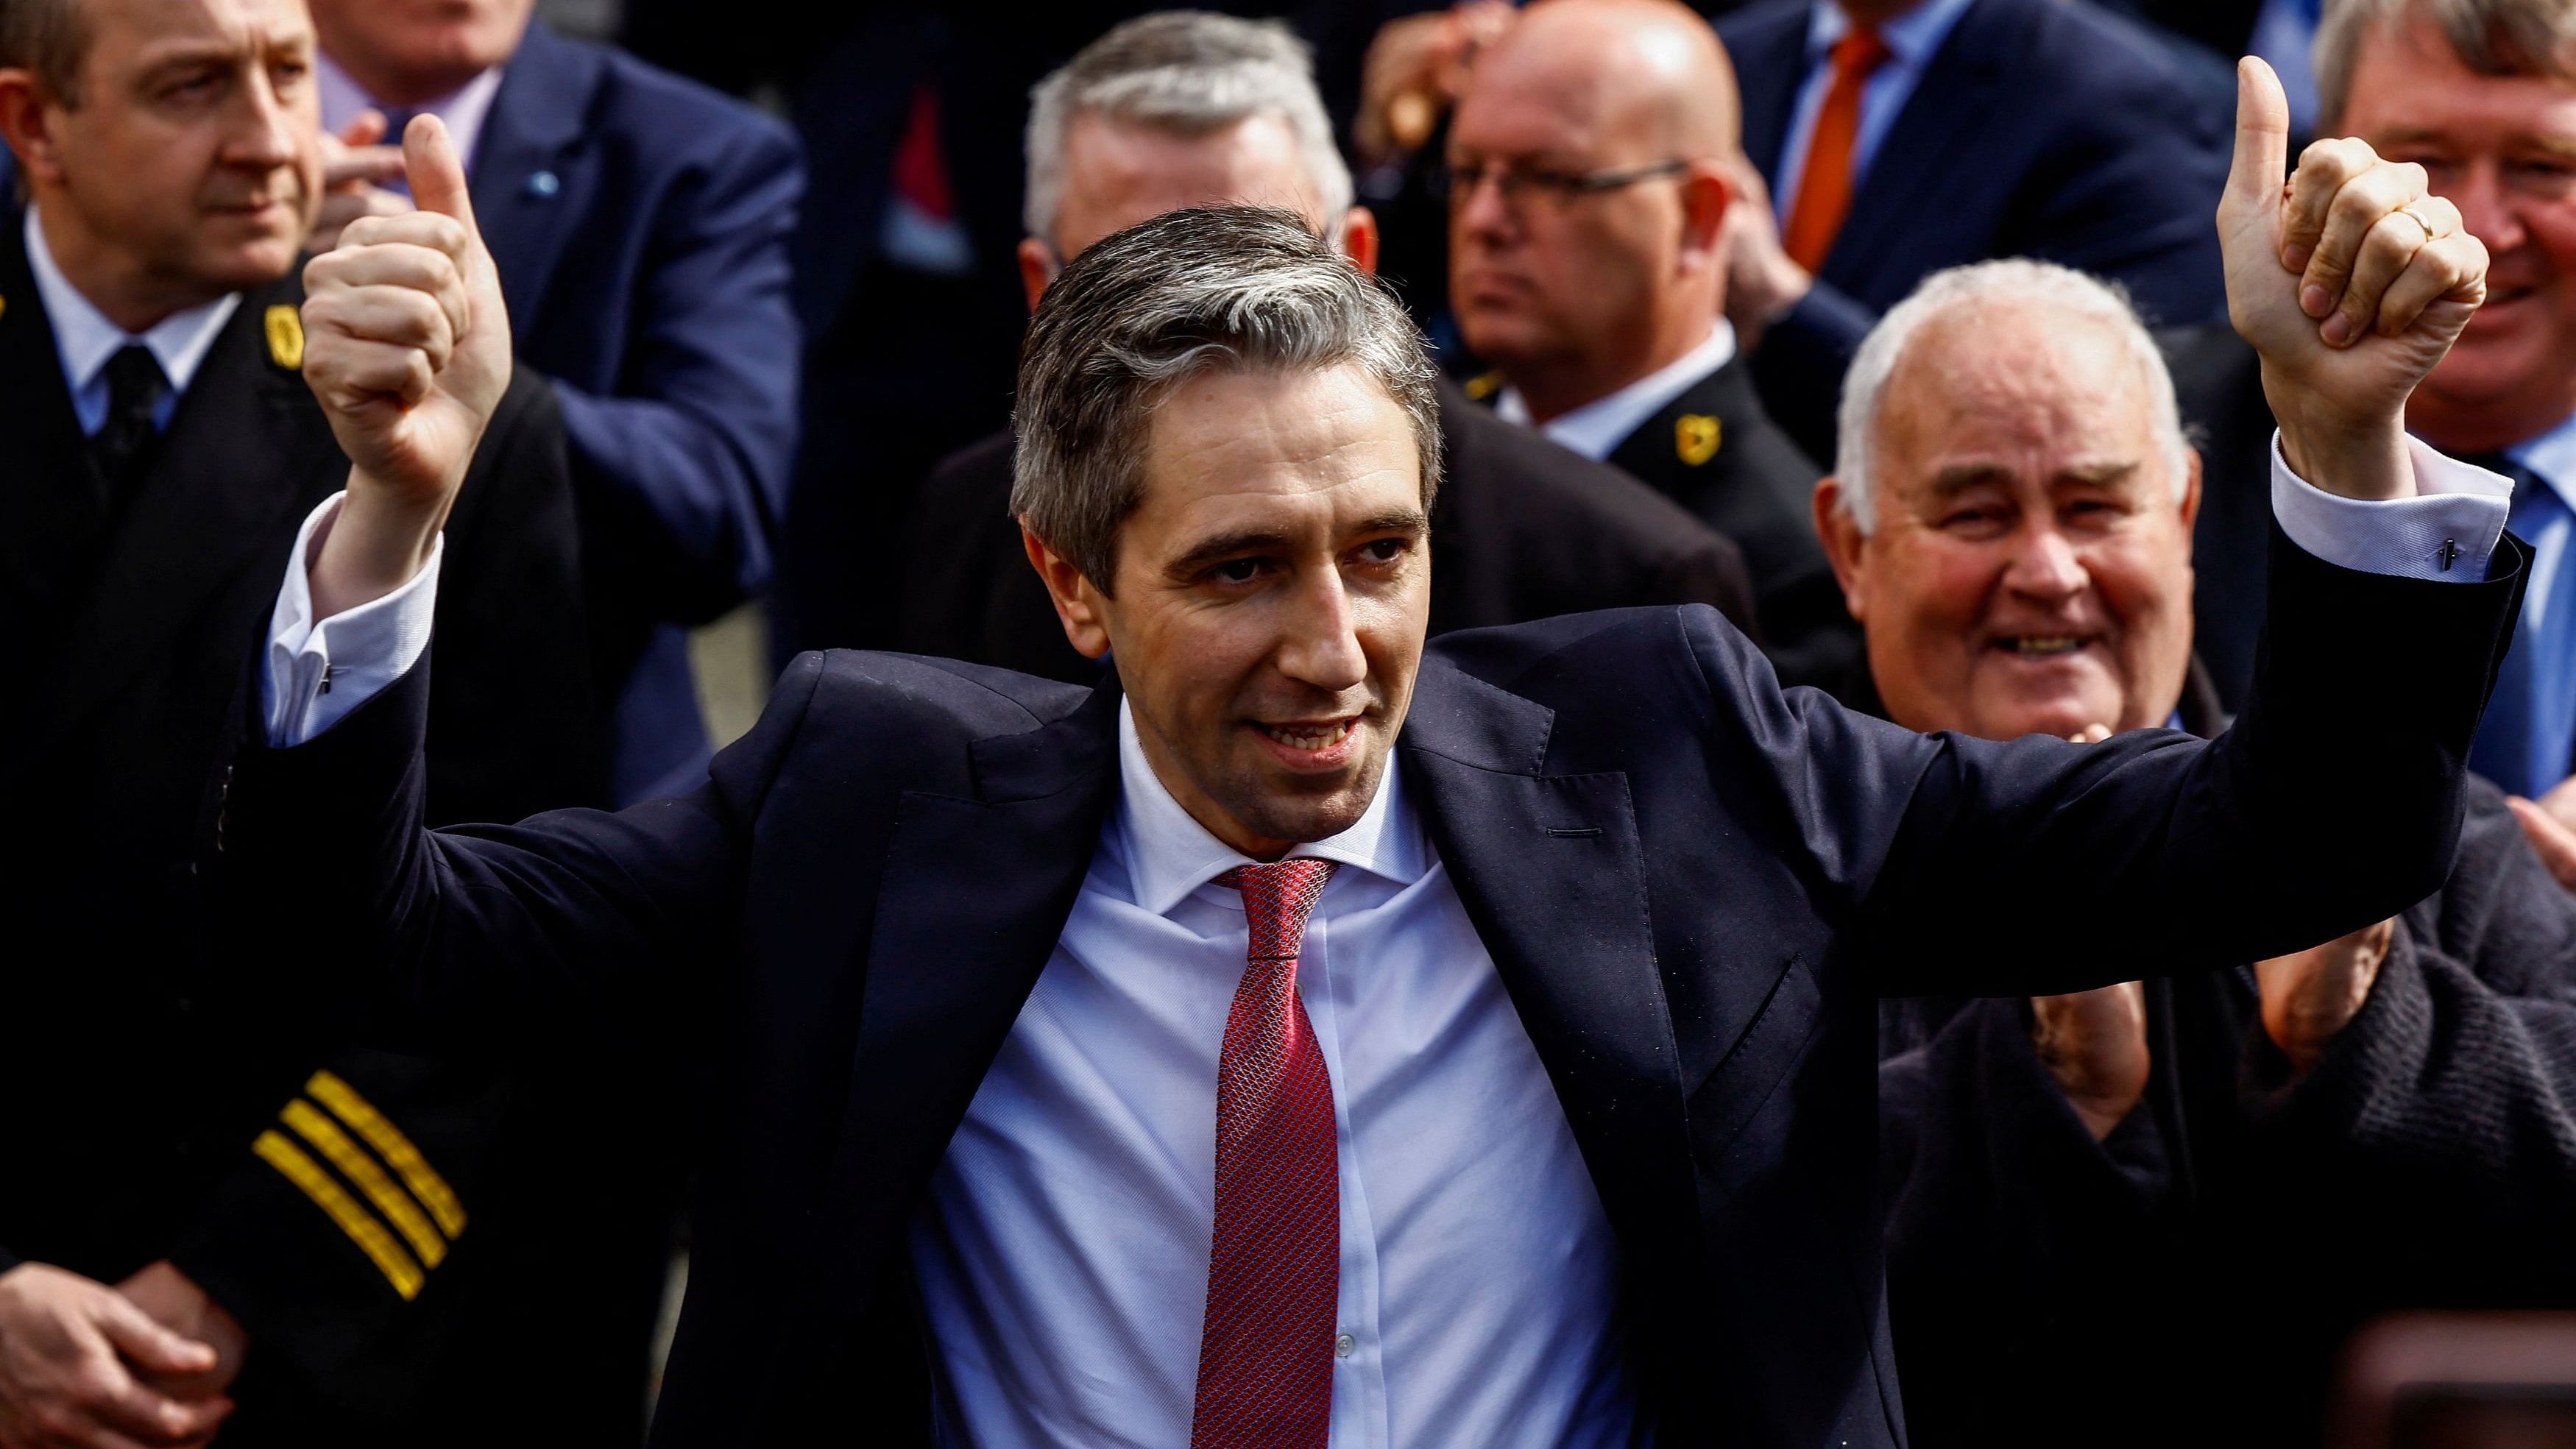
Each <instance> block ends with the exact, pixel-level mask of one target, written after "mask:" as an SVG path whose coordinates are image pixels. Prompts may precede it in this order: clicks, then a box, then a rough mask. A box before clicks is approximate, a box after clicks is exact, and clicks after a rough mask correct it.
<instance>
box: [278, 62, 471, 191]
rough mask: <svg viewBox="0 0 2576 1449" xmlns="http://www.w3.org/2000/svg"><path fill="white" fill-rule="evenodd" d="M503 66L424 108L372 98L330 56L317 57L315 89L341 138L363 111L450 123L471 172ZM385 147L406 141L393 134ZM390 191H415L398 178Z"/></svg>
mask: <svg viewBox="0 0 2576 1449" xmlns="http://www.w3.org/2000/svg"><path fill="white" fill-rule="evenodd" d="M501 71H502V67H500V66H497V65H496V66H493V67H492V68H491V69H489V70H486V71H484V72H482V73H481V74H479V75H477V76H475V77H474V79H472V80H470V81H467V82H466V83H465V84H464V85H463V86H462V87H460V88H459V89H458V90H457V92H456V93H455V94H454V95H449V96H442V97H440V98H439V99H437V100H434V101H431V102H430V103H429V104H427V105H425V106H392V105H387V104H386V103H384V102H383V101H380V100H377V99H376V98H375V97H373V96H371V95H368V94H367V92H366V88H365V87H363V86H361V85H359V84H358V83H357V82H356V81H355V80H352V79H350V77H349V73H348V72H347V71H345V70H342V69H340V65H339V62H337V61H334V60H333V59H331V57H330V56H328V55H316V56H315V58H314V63H313V91H314V96H315V98H316V99H317V100H319V101H320V102H321V103H322V129H324V130H326V131H329V132H330V133H331V134H332V135H335V136H336V135H338V134H340V133H341V132H342V131H345V130H347V129H349V123H350V122H351V121H354V120H356V119H358V114H359V112H361V111H381V112H383V113H385V114H386V115H387V116H388V117H390V116H392V115H393V113H394V112H396V111H406V110H407V111H411V112H414V113H415V114H419V115H427V116H436V117H438V119H440V120H441V121H444V122H446V123H447V134H448V136H449V137H450V138H452V139H453V140H454V141H455V142H456V154H457V155H458V156H461V157H463V158H464V160H465V167H466V170H467V172H468V173H469V174H470V173H471V172H472V171H473V169H474V143H475V142H477V141H479V140H481V139H482V138H483V118H484V117H486V116H488V115H490V114H492V97H493V96H494V95H496V94H498V93H499V91H500V89H501ZM385 144H387V145H390V146H399V145H401V144H402V137H401V136H399V135H389V136H387V137H385ZM387 189H389V190H393V191H399V192H403V193H405V194H409V191H410V188H409V187H408V186H406V185H405V184H404V183H403V182H401V181H399V180H397V181H393V182H388V183H387Z"/></svg>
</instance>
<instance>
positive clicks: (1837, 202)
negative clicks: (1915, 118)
mask: <svg viewBox="0 0 2576 1449" xmlns="http://www.w3.org/2000/svg"><path fill="white" fill-rule="evenodd" d="M1887 58H1888V55H1887V42H1885V41H1883V40H1880V39H1879V38H1878V32H1877V31H1875V30H1872V29H1870V28H1869V27H1868V26H1866V25H1855V26H1853V27H1852V28H1851V30H1850V31H1849V32H1848V33H1847V34H1845V35H1844V36H1843V38H1842V39H1840V40H1837V41H1835V42H1834V49H1833V55H1832V57H1831V60H1832V65H1833V68H1834V77H1833V80H1832V81H1831V82H1829V83H1828V84H1827V85H1826V87H1825V103H1824V104H1823V105H1822V106H1820V107H1818V108H1817V110H1816V129H1815V131H1814V132H1813V133H1812V134H1811V135H1810V136H1809V137H1808V139H1807V169H1806V170H1805V172H1803V173H1802V174H1801V175H1800V176H1799V178H1798V202H1797V206H1796V208H1795V209H1793V210H1792V211H1791V212H1790V213H1789V225H1788V226H1787V227H1786V228H1784V229H1783V230H1782V231H1781V233H1780V245H1781V247H1782V249H1783V250H1785V251H1787V252H1788V253H1789V259H1790V260H1791V261H1793V262H1796V263H1797V264H1798V265H1799V266H1802V267H1805V268H1806V269H1807V270H1808V271H1811V272H1813V271H1817V270H1820V269H1822V268H1823V266H1824V265H1825V256H1826V254H1827V253H1829V252H1831V251H1832V250H1833V249H1834V233H1836V232H1838V231H1840V230H1842V226H1843V213H1845V212H1847V211H1850V210H1851V195H1852V145H1853V143H1854V142H1855V141H1857V140H1858V139H1859V138H1860V92H1861V87H1862V86H1864V85H1866V84H1868V83H1869V77H1870V73H1871V72H1872V71H1875V70H1877V69H1878V68H1879V67H1880V66H1882V65H1885V64H1886V63H1887Z"/></svg>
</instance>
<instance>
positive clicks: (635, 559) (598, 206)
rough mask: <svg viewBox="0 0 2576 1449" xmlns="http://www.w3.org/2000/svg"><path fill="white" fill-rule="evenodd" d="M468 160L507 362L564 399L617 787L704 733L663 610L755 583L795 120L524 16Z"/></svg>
mask: <svg viewBox="0 0 2576 1449" xmlns="http://www.w3.org/2000/svg"><path fill="white" fill-rule="evenodd" d="M472 170H473V179H474V210H475V216H476V219H477V220H478V221H480V223H481V224H482V228H483V237H484V240H485V242H486V243H488V244H489V245H490V246H491V248H492V257H493V260H494V262H495V263H497V264H498V266H499V268H500V273H501V290H502V292H503V294H504V295H505V296H506V297H507V299H508V301H509V304H510V319H511V328H512V331H513V332H514V334H515V336H516V341H517V345H518V359H519V363H520V365H521V366H523V367H526V368H529V369H531V370H533V371H536V372H540V373H543V374H544V375H545V376H546V377H548V378H550V379H552V380H553V382H554V384H555V394H556V396H557V398H558V399H559V400H560V402H561V403H562V407H563V419H564V431H565V433H566V435H567V437H568V438H569V440H570V444H571V450H572V461H573V471H574V480H575V483H576V485H577V486H578V487H579V489H580V499H581V506H582V525H583V544H584V556H583V563H584V567H585V569H586V570H587V571H588V572H589V574H590V575H591V580H592V587H593V594H594V599H595V603H594V607H593V609H592V617H593V619H594V621H595V626H596V628H597V630H598V631H599V632H600V633H601V635H602V664H601V667H602V672H603V673H604V674H605V675H606V676H607V677H606V678H605V679H604V680H603V687H605V688H609V689H613V690H618V691H620V694H619V707H618V741H617V754H616V766H617V777H618V778H617V782H616V783H617V787H618V796H619V798H620V799H628V800H631V799H637V798H641V797H642V796H644V795H646V794H649V793H654V792H656V791H660V790H673V789H682V788H686V786H687V784H688V783H689V781H690V780H691V779H693V778H694V777H695V776H696V774H697V773H698V772H699V771H700V770H701V769H702V768H703V766H704V763H705V759H706V754H707V739H706V733H705V729H704V727H703V725H702V724H701V723H700V721H699V717H698V710H697V700H696V695H695V694H694V692H693V691H692V689H691V685H690V681H689V671H688V655H687V650H686V645H685V641H684V639H683V637H682V634H681V632H680V630H679V628H677V627H674V626H684V625H690V624H698V623H703V622H705V621H706V620H708V619H711V618H714V617H715V616H716V615H718V614H721V613H723V612H724V611H725V610H726V609H728V608H731V607H732V606H733V605H734V604H736V603H738V602H740V601H741V600H742V599H744V598H746V597H749V596H750V595H752V594H755V593H757V592H759V591H760V590H761V589H763V588H765V587H766V586H767V584H768V581H769V576H770V562H771V557H772V548H773V545H774V532H775V526H776V523H777V520H778V518H779V517H780V515H781V513H782V511H783V509H784V507H785V503H786V497H787V481H788V473H789V468H790V466H791V464H792V461H793V458H794V454H795V449H796V386H797V368H798V353H799V344H798V341H797V336H798V334H797V326H796V317H795V311H794V308H793V306H792V304H791V301H790V297H789V289H788V284H789V277H788V271H789V269H788V260H787V247H788V237H789V234H790V233H791V232H792V231H793V230H794V228H795V222H796V206H797V200H798V197H799V194H800V193H801V191H802V189H803V185H804V173H803V164H802V162H801V161H800V159H799V156H798V152H797V146H796V141H795V138H794V137H793V136H792V135H790V134H789V133H788V131H787V129H786V128H785V127H784V126H781V125H779V124H778V123H777V122H775V121H772V120H770V119H769V118H768V117H766V116H763V115H761V114H760V113H759V112H757V111H754V110H752V109H751V108H750V107H748V106H745V105H743V104H742V103H740V102H738V101H734V100H731V99H729V98H727V97H724V96H721V95H719V94H717V93H716V92H714V91H711V90H708V89H706V88H705V87H703V86H700V85H697V84H696V83H694V82H691V81H685V80H682V79H680V78H679V77H677V76H673V75H669V74H667V73H665V72H662V71H658V70H655V69H653V68H652V67H650V66H648V65H645V64H644V63H643V62H641V61H638V60H636V59H634V58H633V57H631V56H627V55H624V54H622V53H620V52H618V51H615V50H610V49H607V48H605V47H601V46H595V45H588V44H583V43H581V42H577V41H572V40H567V39H564V38H563V37H561V36H559V35H556V34H555V33H554V32H553V31H551V30H548V29H547V28H546V27H545V26H544V25H542V24H531V25H530V26H529V27H528V33H527V38H526V40H525V41H523V42H522V43H521V44H520V46H519V51H518V54H517V55H516V56H515V57H513V58H512V60H511V61H510V66H509V69H508V71H507V72H505V74H504V75H503V78H502V81H501V89H500V92H499V93H498V94H497V95H495V96H494V97H493V100H492V110H491V113H490V115H489V116H488V117H487V118H486V119H485V120H484V123H483V131H482V134H481V137H480V138H479V139H478V140H477V141H476V142H475V153H474V157H473V168H472Z"/></svg>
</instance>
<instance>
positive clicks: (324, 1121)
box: [279, 1097, 447, 1268]
mask: <svg viewBox="0 0 2576 1449" xmlns="http://www.w3.org/2000/svg"><path fill="white" fill-rule="evenodd" d="M279 1115H280V1116H282V1117H284V1118H285V1119H286V1125H287V1126H289V1127H292V1128H294V1129H295V1135H297V1136H298V1137H301V1138H303V1139H304V1140H305V1141H307V1142H310V1143H312V1144H313V1145H314V1146H315V1147H317V1148H319V1149H320V1150H321V1153H322V1156H323V1157H324V1159H325V1160H327V1161H329V1162H330V1164H331V1165H332V1166H333V1167H336V1168H338V1169H340V1175H341V1176H342V1177H345V1178H347V1179H349V1181H350V1182H351V1183H352V1184H354V1185H355V1186H356V1187H357V1189H358V1191H360V1192H362V1193H365V1194H366V1195H367V1201H369V1202H371V1203H374V1204H375V1205H376V1211H377V1212H380V1213H382V1214H384V1217H385V1221H386V1222H389V1223H391V1224H393V1225H394V1231H396V1232H398V1233H401V1234H402V1235H403V1238H404V1240H405V1241H407V1242H409V1243H410V1244H411V1250H412V1251H413V1252H415V1253H418V1254H419V1255H420V1265H421V1266H422V1267H423V1268H435V1267H437V1266H438V1264H439V1261H440V1260H441V1259H443V1258H445V1257H446V1256H447V1240H446V1239H445V1238H442V1237H440V1236H439V1235H438V1229H436V1228H433V1227H431V1226H430V1225H429V1219H428V1218H425V1217H423V1216H421V1211H420V1209H419V1208H417V1207H415V1206H413V1205H412V1200H411V1198H410V1197H409V1196H408V1195H406V1194H405V1193H404V1192H403V1190H402V1189H401V1188H398V1187H396V1186H394V1180H393V1179H392V1178H390V1177H387V1176H385V1170H384V1169H383V1168H381V1167H378V1166H376V1160H375V1159H374V1158H372V1157H369V1156H368V1155H367V1153H366V1149H365V1148H362V1147H360V1146H359V1145H358V1144H357V1143H355V1142H352V1141H350V1140H349V1134H348V1133H346V1132H343V1131H341V1130H340V1127H339V1124H338V1123H335V1122H333V1121H332V1120H331V1119H330V1118H328V1117H325V1116H323V1115H322V1113H321V1111H320V1110H319V1109H318V1108H316V1107H315V1106H314V1105H313V1104H312V1103H310V1102H307V1101H305V1100H304V1099H303V1098H301V1097H298V1098H296V1099H295V1100H294V1101H292V1102H289V1103H287V1104H286V1110H285V1111H284V1112H282V1113H280V1114H279Z"/></svg>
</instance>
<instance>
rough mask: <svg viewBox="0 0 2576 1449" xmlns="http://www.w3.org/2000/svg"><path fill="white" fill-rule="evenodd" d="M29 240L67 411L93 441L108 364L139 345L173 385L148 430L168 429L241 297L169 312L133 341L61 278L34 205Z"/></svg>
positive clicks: (103, 408) (103, 420)
mask: <svg viewBox="0 0 2576 1449" xmlns="http://www.w3.org/2000/svg"><path fill="white" fill-rule="evenodd" d="M26 241H27V268H28V270H30V271H32V272H34V273H35V274H36V296H37V298H38V299H39V300H40V301H42V302H43V303H44V304H45V321H46V322H47V323H49V324H50V325H51V326H52V328H53V332H54V355H55V357H56V359H57V360H58V361H60V362H61V364H62V369H63V383H64V385H65V386H67V387H69V388H70V389H71V394H72V414H73V416H75V417H77V418H79V419H80V430H81V435H82V436H83V437H96V436H97V435H98V430H99V429H101V428H103V427H106V426H107V404H108V396H107V392H108V388H107V364H108V362H109V361H110V360H111V359H113V358H114V357H115V356H116V354H118V353H119V352H122V351H124V350H125V349H126V348H127V347H130V346H135V345H138V344H139V345H141V346H143V347H146V348H149V349H150V350H151V352H152V358H153V360H154V361H155V362H158V363H160V364H161V375H162V376H163V377H165V378H168V379H169V381H170V391H169V392H167V393H166V394H164V395H163V396H162V398H161V402H160V405H159V406H157V407H155V408H154V409H153V410H152V426H153V427H154V428H156V429H158V428H166V427H168V426H170V415H171V413H173V412H175V411H177V409H178V407H179V397H180V395H181V394H183V393H185V392H186V391H187V390H188V384H189V383H190V382H192V381H194V380H195V379H196V376H197V369H198V367H199V366H201V365H202V364H203V363H204V362H205V360H206V354H207V353H208V352H211V351H213V350H214V346H215V339H216V338H217V337H219V336H222V335H223V330H224V324H225V323H227V322H229V321H231V320H232V317H233V309H234V308H236V307H238V306H240V305H241V294H240V293H239V292H234V293H231V294H230V295H227V296H224V297H220V298H217V299H216V300H214V301H212V302H208V303H205V304H203V305H202V306H196V307H191V308H189V309H188V310H186V311H184V312H173V313H171V314H170V315H169V316H167V317H164V318H162V319H161V320H160V321H159V322H157V323H154V324H153V326H152V328H151V330H150V331H147V332H145V333H144V334H143V335H142V336H140V337H137V336H135V335H134V334H133V333H130V332H128V331H126V330H125V329H124V328H122V327H119V326H117V325H116V324H115V323H114V322H111V321H109V320H108V318H107V314H106V313H104V312H101V311H100V310H98V308H97V307H96V306H95V305H93V304H92V303H91V302H90V300H89V298H87V297H84V296H82V295H81V293H80V289H79V288H77V287H74V286H73V285H72V283H71V279H70V278H69V277H66V276H64V275H63V269H62V267H61V266H60V265H58V264H56V262H55V261H54V251H53V248H52V247H49V246H47V245H46V244H45V231H44V228H43V227H41V226H38V225H37V224H36V208H34V207H32V206H30V207H28V208H27V225H26Z"/></svg>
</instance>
